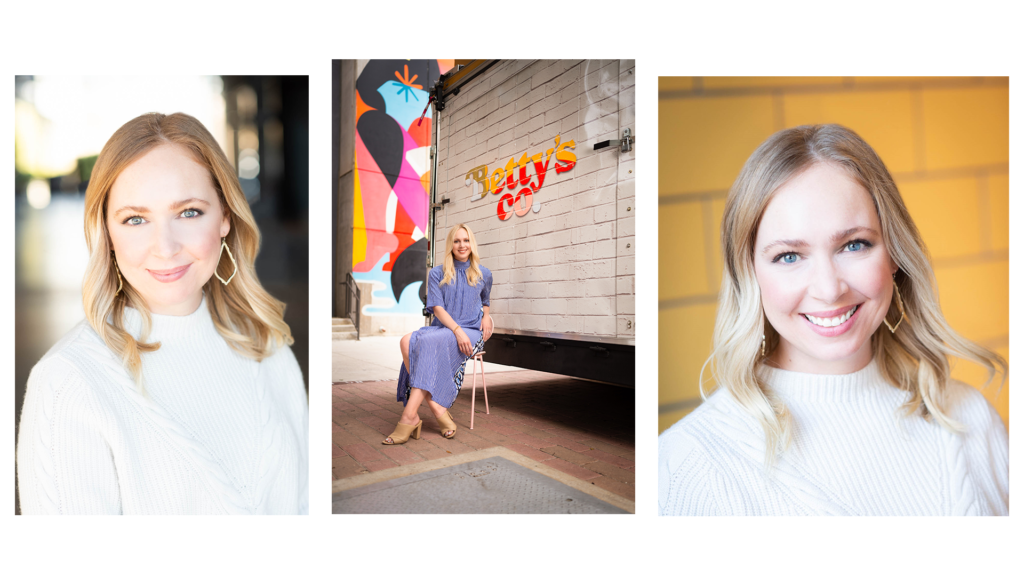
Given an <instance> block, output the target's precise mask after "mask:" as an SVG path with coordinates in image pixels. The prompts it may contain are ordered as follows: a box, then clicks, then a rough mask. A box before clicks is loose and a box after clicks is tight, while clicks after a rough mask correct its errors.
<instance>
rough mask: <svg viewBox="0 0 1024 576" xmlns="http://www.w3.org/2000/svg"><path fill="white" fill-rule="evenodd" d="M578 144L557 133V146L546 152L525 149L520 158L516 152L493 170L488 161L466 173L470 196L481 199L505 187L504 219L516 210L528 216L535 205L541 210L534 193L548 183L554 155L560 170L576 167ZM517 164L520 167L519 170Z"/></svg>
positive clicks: (500, 208) (501, 202) (500, 210)
mask: <svg viewBox="0 0 1024 576" xmlns="http://www.w3.org/2000/svg"><path fill="white" fill-rule="evenodd" d="M575 148H576V141H575V140H569V141H568V142H562V136H561V135H559V136H555V146H554V147H553V148H548V150H547V153H546V154H545V153H542V152H538V153H536V154H534V155H533V156H530V154H529V152H524V153H523V155H522V157H521V158H519V161H518V162H517V161H516V157H515V156H513V157H511V158H509V160H508V162H507V163H506V164H505V167H504V168H501V167H498V168H495V169H494V171H493V172H490V171H489V170H488V167H487V165H486V164H483V165H480V166H477V167H476V168H472V169H470V171H469V172H467V173H466V186H470V187H472V189H473V192H472V197H471V198H470V200H471V201H473V202H475V201H477V200H480V199H482V198H484V197H485V196H487V193H488V192H490V193H491V194H499V193H501V192H502V191H505V194H503V195H502V196H501V197H500V198H499V199H498V218H500V219H501V220H508V219H509V218H511V217H512V213H513V212H515V213H516V215H517V216H525V215H526V214H527V213H528V212H529V211H530V209H531V208H532V209H533V211H534V212H540V202H539V201H536V202H535V201H534V199H533V195H534V194H535V193H537V192H540V189H541V187H542V186H544V177H545V175H546V174H547V171H548V168H549V167H550V164H551V159H552V158H554V159H555V166H554V168H555V173H556V174H561V173H562V172H567V171H569V170H572V168H573V166H575V165H576V153H575V152H571V150H574V149H575ZM531 165H532V166H533V172H532V173H529V172H528V168H529V167H530V166H531ZM516 168H518V169H519V171H518V173H517V172H516ZM516 188H519V191H518V192H515V189H516ZM513 193H515V195H514V196H513Z"/></svg>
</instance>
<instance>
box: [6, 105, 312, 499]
mask: <svg viewBox="0 0 1024 576" xmlns="http://www.w3.org/2000/svg"><path fill="white" fill-rule="evenodd" d="M85 234H86V240H87V243H88V246H89V252H90V259H89V266H88V271H87V272H86V276H85V281H84V286H83V294H84V298H83V299H84V305H85V313H86V321H83V322H82V323H81V324H79V325H78V326H77V327H75V328H74V329H73V330H72V331H71V332H69V333H68V334H67V335H66V336H65V337H64V338H63V339H62V340H61V341H60V342H58V343H57V344H56V345H55V346H54V347H53V348H52V349H50V351H49V352H48V353H47V354H46V355H45V356H44V357H43V358H42V360H40V361H39V363H38V364H36V366H35V368H33V370H32V373H31V376H30V377H29V382H28V390H27V393H26V396H25V404H24V408H23V410H22V416H21V426H20V433H19V438H18V448H17V452H18V480H19V491H20V496H21V507H22V511H23V512H24V513H26V514H305V513H306V512H307V507H308V505H307V495H308V481H307V476H308V466H307V463H308V458H309V457H308V444H307V422H308V409H307V403H306V394H305V388H304V385H303V381H302V373H301V371H300V369H299V366H298V364H297V363H296V361H295V357H294V356H293V355H292V352H291V349H290V348H289V347H288V345H289V344H291V342H292V338H291V331H290V329H289V328H288V325H287V324H285V322H284V320H283V313H284V304H282V303H281V302H279V301H277V300H275V299H274V298H273V297H271V296H270V295H269V294H268V293H267V292H266V291H265V290H264V289H263V287H262V286H261V285H260V282H259V280H258V279H257V278H256V273H255V268H254V265H253V263H254V261H255V258H256V253H257V251H258V249H259V242H260V234H259V230H258V229H257V228H256V223H255V220H254V219H253V216H252V213H251V212H250V210H249V207H248V205H247V203H246V200H245V196H244V195H243V193H242V191H241V188H240V187H239V183H238V178H237V177H236V176H235V174H234V171H233V169H232V167H231V165H230V164H229V162H228V160H227V158H226V157H225V155H224V153H223V152H222V151H221V149H220V148H219V146H218V145H217V143H216V141H215V140H214V139H213V137H212V136H211V135H210V133H209V132H208V131H207V130H206V128H204V127H203V126H202V124H200V123H199V122H198V121H197V120H196V119H194V118H192V117H191V116H187V115H185V114H172V115H169V116H165V115H163V114H146V115H144V116H140V117H138V118H135V119H134V120H132V121H130V122H128V123H127V124H125V125H124V126H122V127H121V128H120V129H118V130H117V132H115V133H114V135H113V136H112V137H111V138H110V140H109V141H108V142H107V143H106V145H105V146H104V147H103V150H102V151H101V152H100V155H99V158H98V159H97V161H96V165H95V168H94V169H93V173H92V177H91V179H90V182H89V188H88V190H87V191H86V197H85Z"/></svg>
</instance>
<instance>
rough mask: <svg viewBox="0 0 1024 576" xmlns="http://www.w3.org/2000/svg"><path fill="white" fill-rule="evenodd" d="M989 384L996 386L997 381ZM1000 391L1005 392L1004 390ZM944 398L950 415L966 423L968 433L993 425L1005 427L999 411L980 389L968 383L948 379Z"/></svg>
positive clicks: (983, 429) (980, 430)
mask: <svg viewBox="0 0 1024 576" xmlns="http://www.w3.org/2000/svg"><path fill="white" fill-rule="evenodd" d="M991 386H993V387H998V386H999V383H998V382H993V383H992V384H991ZM997 390H998V388H997ZM1000 392H1001V393H1003V394H1005V393H1006V390H1005V389H1003V390H1001V391H1000ZM946 399H947V402H948V406H949V412H950V415H951V416H952V417H953V419H954V420H957V421H958V422H960V423H961V424H964V425H966V426H967V430H968V433H971V432H984V431H986V430H988V429H989V428H991V427H993V426H1000V427H1003V428H1005V426H1003V421H1002V418H1001V417H1000V416H999V412H997V411H996V409H995V407H993V406H992V404H990V403H989V401H988V400H987V399H986V398H985V396H984V394H982V393H981V391H980V390H978V389H977V388H975V387H974V386H971V385H970V384H967V383H965V382H961V381H959V380H950V381H949V383H948V384H947V385H946Z"/></svg>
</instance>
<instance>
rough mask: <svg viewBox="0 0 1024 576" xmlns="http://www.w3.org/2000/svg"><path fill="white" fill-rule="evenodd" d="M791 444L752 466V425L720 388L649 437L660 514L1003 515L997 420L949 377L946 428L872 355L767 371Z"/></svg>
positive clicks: (755, 433)
mask: <svg viewBox="0 0 1024 576" xmlns="http://www.w3.org/2000/svg"><path fill="white" fill-rule="evenodd" d="M767 385H768V386H769V387H770V388H771V389H772V390H773V391H774V392H776V393H777V394H778V395H779V396H780V397H781V398H782V400H783V402H785V405H786V407H787V408H788V409H789V410H790V412H791V414H792V422H793V429H792V440H793V441H792V443H791V445H790V446H789V448H788V449H787V450H785V451H784V452H782V453H781V455H780V456H779V458H778V460H777V464H776V466H775V468H774V469H773V470H771V471H767V470H766V469H765V467H764V463H763V459H764V432H763V431H762V429H761V426H760V424H758V423H757V422H756V421H755V420H754V419H753V418H752V417H751V416H750V415H748V414H747V413H746V412H745V411H743V409H742V408H741V407H740V406H739V404H738V403H737V402H736V401H735V400H734V399H733V398H732V396H731V395H730V394H729V393H728V392H727V391H724V390H720V391H717V392H715V393H714V394H712V395H711V396H710V397H709V398H708V400H707V401H706V402H704V403H703V404H702V405H701V406H699V407H698V408H697V409H696V410H694V411H693V412H692V413H690V414H689V415H687V416H686V417H685V418H683V419H682V420H680V421H679V422H677V423H676V424H675V425H673V426H672V427H671V428H669V429H668V430H666V431H665V432H664V433H662V434H661V436H660V438H659V450H658V456H659V478H658V504H659V510H660V514H662V515H700V516H703V515H790V516H802V515H872V516H875V515H1006V514H1008V513H1009V477H1008V469H1009V457H1008V440H1007V433H1006V428H1005V426H1004V425H1003V422H1002V420H1001V419H1000V418H999V414H998V413H997V412H996V411H995V410H994V409H993V408H992V406H991V405H989V403H988V402H987V401H986V400H985V398H984V397H983V396H982V395H981V393H980V392H978V391H977V390H975V389H974V388H972V387H971V386H968V385H967V384H963V383H961V382H955V381H952V382H950V383H949V399H950V406H951V408H952V410H951V415H952V416H953V418H954V419H955V420H957V421H958V422H960V423H961V424H963V425H964V426H966V428H967V430H966V432H963V433H953V432H950V431H948V430H946V429H945V428H943V427H942V426H941V425H940V424H938V423H937V422H934V421H928V420H926V419H925V418H924V417H922V416H920V415H911V416H906V417H904V416H902V413H901V412H900V406H901V405H902V404H903V403H904V402H905V401H906V399H907V398H908V393H906V392H903V391H901V390H899V389H897V388H895V387H894V386H892V385H890V384H888V383H887V382H886V381H885V380H883V378H882V376H881V374H880V373H879V371H878V367H877V366H876V365H875V363H874V362H872V363H871V364H869V365H868V366H867V367H866V368H864V369H863V370H860V371H858V372H855V373H853V374H845V375H818V374H800V373H796V372H787V371H784V370H777V369H771V368H769V369H768V378H767Z"/></svg>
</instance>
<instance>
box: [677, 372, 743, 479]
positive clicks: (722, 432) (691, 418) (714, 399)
mask: <svg viewBox="0 0 1024 576" xmlns="http://www.w3.org/2000/svg"><path fill="white" fill-rule="evenodd" d="M757 434H758V427H757V426H756V424H755V423H754V422H753V421H752V419H751V418H750V417H749V416H748V415H746V414H745V413H744V412H742V410H739V408H738V406H736V405H735V402H734V401H733V400H732V397H731V396H730V395H729V393H728V392H726V391H725V390H717V391H715V392H714V393H712V394H711V396H709V397H708V399H707V400H706V401H704V402H702V403H701V404H700V405H699V406H697V407H696V408H695V409H694V410H693V411H692V412H690V413H689V414H687V415H686V416H684V417H683V418H682V419H681V420H679V421H678V422H676V423H675V424H673V425H672V426H671V427H669V428H668V429H667V430H665V431H664V432H662V433H661V435H660V436H658V458H659V460H660V461H661V463H662V465H663V466H665V467H667V468H668V470H669V471H670V472H674V471H675V470H676V469H678V468H679V467H680V466H681V465H682V464H683V463H684V462H688V463H690V464H688V465H692V461H694V460H700V461H704V462H706V463H709V464H710V463H712V462H715V461H717V460H718V458H717V457H716V452H717V451H720V450H721V449H722V447H723V446H729V445H731V444H732V442H730V441H729V438H734V439H735V438H737V437H741V436H742V437H750V436H754V437H756V436H757Z"/></svg>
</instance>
